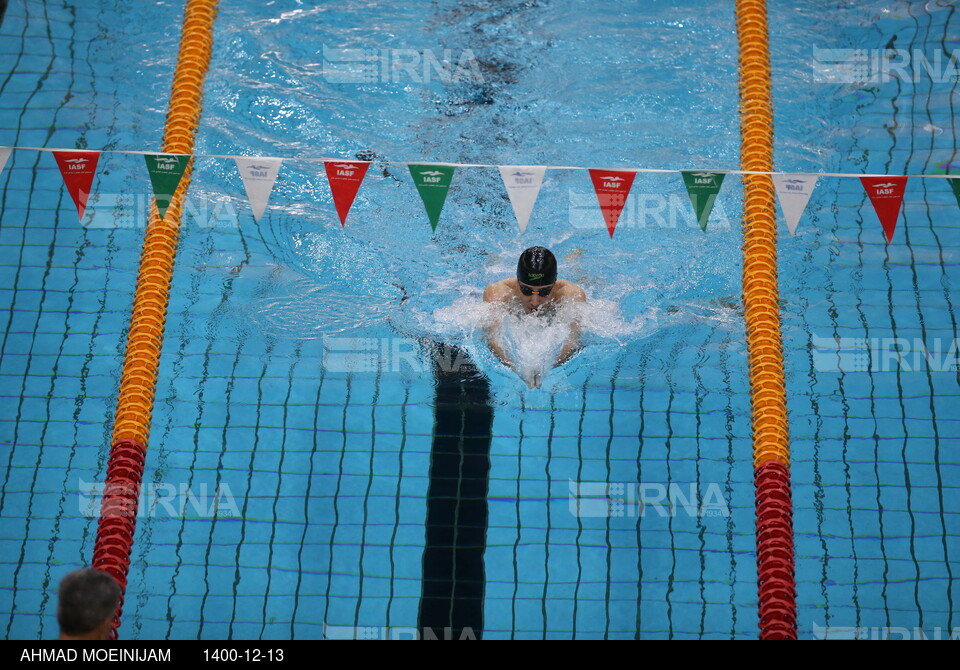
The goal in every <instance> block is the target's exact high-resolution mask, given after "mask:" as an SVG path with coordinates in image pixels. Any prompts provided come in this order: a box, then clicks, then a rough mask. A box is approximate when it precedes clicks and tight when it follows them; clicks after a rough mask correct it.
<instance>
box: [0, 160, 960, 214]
mask: <svg viewBox="0 0 960 670" xmlns="http://www.w3.org/2000/svg"><path fill="white" fill-rule="evenodd" d="M2 167H3V161H0V169H2ZM947 181H948V182H950V186H952V187H953V194H954V195H955V196H957V204H958V205H960V177H951V178H950V179H948V180H947Z"/></svg>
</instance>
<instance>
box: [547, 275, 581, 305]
mask: <svg viewBox="0 0 960 670" xmlns="http://www.w3.org/2000/svg"><path fill="white" fill-rule="evenodd" d="M555 290H556V292H557V297H558V298H569V299H571V300H574V301H576V302H586V301H587V293H586V291H584V290H583V289H582V288H581V287H580V286H578V285H577V284H574V283H573V282H572V281H566V280H565V279H558V280H557V288H556V289H555Z"/></svg>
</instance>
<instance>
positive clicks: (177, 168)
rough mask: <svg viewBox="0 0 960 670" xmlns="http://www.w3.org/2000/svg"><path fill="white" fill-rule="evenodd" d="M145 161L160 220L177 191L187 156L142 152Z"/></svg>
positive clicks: (188, 159)
mask: <svg viewBox="0 0 960 670" xmlns="http://www.w3.org/2000/svg"><path fill="white" fill-rule="evenodd" d="M143 158H144V160H146V161H147V170H148V171H149V172H150V183H151V184H153V197H154V198H156V200H157V211H158V212H160V220H161V221H162V220H163V217H164V216H166V215H167V208H168V207H169V206H170V201H171V200H173V194H174V193H176V192H177V186H179V185H180V179H181V178H183V173H184V171H185V170H186V169H187V163H188V162H189V161H190V157H189V156H171V155H170V154H144V156H143Z"/></svg>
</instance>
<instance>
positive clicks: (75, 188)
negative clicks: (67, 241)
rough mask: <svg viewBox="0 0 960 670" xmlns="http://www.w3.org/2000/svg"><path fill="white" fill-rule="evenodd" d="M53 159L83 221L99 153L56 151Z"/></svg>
mask: <svg viewBox="0 0 960 670" xmlns="http://www.w3.org/2000/svg"><path fill="white" fill-rule="evenodd" d="M53 157H54V158H56V159H57V165H58V166H60V174H61V175H62V176H63V183H64V185H65V186H66V187H67V191H69V192H70V197H72V198H73V202H74V204H75V205H76V206H77V214H79V215H80V219H81V220H82V219H83V212H84V210H86V208H87V198H89V197H90V186H91V185H92V184H93V177H94V175H95V174H96V173H97V161H98V160H100V152H99V151H54V152H53Z"/></svg>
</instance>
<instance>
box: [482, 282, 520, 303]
mask: <svg viewBox="0 0 960 670" xmlns="http://www.w3.org/2000/svg"><path fill="white" fill-rule="evenodd" d="M518 292H519V286H518V284H517V280H516V279H513V278H512V277H508V278H507V279H501V280H500V281H498V282H494V283H492V284H490V285H489V286H487V288H486V289H484V291H483V301H484V302H509V301H510V300H511V299H512V298H514V297H515V296H516V295H517V293H518Z"/></svg>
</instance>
